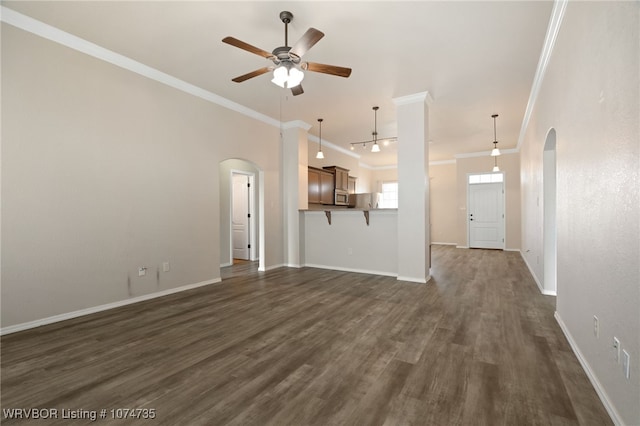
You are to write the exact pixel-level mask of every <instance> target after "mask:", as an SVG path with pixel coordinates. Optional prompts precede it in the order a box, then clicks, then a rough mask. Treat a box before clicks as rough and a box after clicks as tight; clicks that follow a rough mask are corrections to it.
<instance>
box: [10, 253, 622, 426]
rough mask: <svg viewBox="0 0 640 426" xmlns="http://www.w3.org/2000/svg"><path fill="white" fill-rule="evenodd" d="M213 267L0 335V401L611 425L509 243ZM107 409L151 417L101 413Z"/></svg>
mask: <svg viewBox="0 0 640 426" xmlns="http://www.w3.org/2000/svg"><path fill="white" fill-rule="evenodd" d="M223 272H224V276H223V281H222V283H219V284H216V285H211V286H207V287H202V288H198V289H195V290H192V291H188V292H183V293H179V294H175V295H171V296H167V297H163V298H160V299H154V300H151V301H147V302H143V303H138V304H136V305H131V306H126V307H123V308H119V309H115V310H111V311H108V312H102V313H98V314H95V315H91V316H86V317H82V318H77V319H74V320H70V321H66V322H63V323H58V324H53V325H49V326H44V327H40V328H37V329H33V330H29V331H24V332H20V333H16V334H11V335H7V336H4V337H2V348H1V351H2V397H1V400H2V408H3V409H7V408H57V409H59V410H62V409H67V410H77V409H84V410H101V409H107V410H108V412H107V418H106V419H104V420H99V421H98V422H97V423H98V424H117V425H124V424H154V425H156V424H157V425H199V424H202V425H223V424H233V425H263V424H268V425H308V424H314V425H383V424H384V425H412V424H414V425H548V424H553V425H577V424H580V425H605V424H610V423H611V422H610V419H609V417H608V416H607V414H606V412H605V410H604V408H603V406H602V404H601V402H600V401H599V399H598V397H597V395H596V393H595V391H594V390H593V388H592V387H591V385H590V383H589V380H588V379H587V377H586V375H585V373H584V372H583V370H582V368H581V367H580V365H579V363H578V361H577V359H576V357H575V356H574V354H573V353H572V352H571V349H570V348H569V345H568V344H567V342H566V340H565V338H564V336H563V335H562V332H561V330H560V328H559V327H558V325H557V324H556V322H555V320H554V318H553V313H554V306H555V299H554V298H553V297H549V296H542V295H541V294H540V292H539V291H538V289H537V287H536V285H535V283H534V282H533V280H532V278H531V276H530V274H529V272H528V271H527V269H526V266H525V265H524V264H523V262H522V259H521V258H520V255H519V254H518V253H513V252H501V251H495V250H465V249H456V248H453V247H445V246H435V247H434V251H433V269H432V276H433V279H432V281H430V282H429V283H428V284H426V285H424V284H414V283H407V282H398V281H396V280H395V279H394V278H390V277H381V276H372V275H365V274H356V273H345V272H336V271H325V270H319V269H312V268H303V269H288V268H280V269H277V270H273V271H270V272H266V273H262V272H257V270H256V264H255V263H241V264H238V265H235V266H232V267H229V268H225V269H224V271H223ZM118 408H142V409H154V410H155V413H156V414H155V415H156V418H155V419H154V420H149V421H142V420H137V421H136V420H133V419H129V420H114V419H111V411H110V410H111V409H118ZM29 423H30V422H27V421H24V420H23V421H10V420H7V419H5V418H4V415H3V424H7V425H9V424H29ZM31 423H32V424H37V425H45V424H50V423H51V424H65V425H68V424H91V423H92V422H91V421H90V420H88V419H82V420H77V421H74V420H71V419H64V420H63V419H59V420H58V421H57V422H56V421H51V420H37V421H35V420H34V421H32V422H31Z"/></svg>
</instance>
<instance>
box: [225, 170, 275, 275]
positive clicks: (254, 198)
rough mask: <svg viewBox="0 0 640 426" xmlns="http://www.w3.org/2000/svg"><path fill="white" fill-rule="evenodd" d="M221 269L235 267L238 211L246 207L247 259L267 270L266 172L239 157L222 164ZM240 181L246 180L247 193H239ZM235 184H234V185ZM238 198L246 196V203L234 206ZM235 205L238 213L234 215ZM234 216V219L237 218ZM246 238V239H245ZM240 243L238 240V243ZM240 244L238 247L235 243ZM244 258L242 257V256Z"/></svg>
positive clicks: (260, 268)
mask: <svg viewBox="0 0 640 426" xmlns="http://www.w3.org/2000/svg"><path fill="white" fill-rule="evenodd" d="M219 178H220V234H219V235H220V266H221V267H224V266H230V265H232V264H233V258H234V250H235V251H236V253H240V252H239V251H238V250H237V249H238V247H234V237H235V238H236V240H238V235H234V232H235V233H236V234H238V231H239V229H238V226H236V225H238V224H237V223H236V222H238V220H237V219H238V217H239V214H238V211H237V209H238V208H239V207H241V208H246V209H247V210H246V213H245V214H249V215H250V217H249V218H248V219H250V220H247V221H246V224H245V225H246V226H247V228H246V229H245V230H244V231H246V235H245V236H244V237H246V238H247V244H248V245H249V246H250V247H247V249H248V250H247V251H246V253H245V254H246V259H247V260H251V261H255V260H257V261H258V263H259V266H258V269H259V270H264V262H265V260H264V247H265V243H264V214H263V212H264V206H263V203H264V201H263V200H264V178H263V172H262V170H260V168H259V167H258V166H257V165H255V164H254V163H252V162H250V161H247V160H244V159H238V158H231V159H227V160H224V161H221V162H220V174H219ZM240 180H244V182H245V184H250V186H249V187H246V188H247V190H246V191H245V192H244V194H238V188H239V184H238V182H239V181H240ZM234 183H235V184H234ZM234 187H235V193H236V194H235V196H236V198H238V197H247V198H246V199H245V200H244V202H240V203H238V200H237V199H236V202H235V203H234ZM234 206H235V208H236V212H235V214H234ZM234 216H235V217H234ZM244 237H243V238H244ZM236 243H237V241H236ZM235 245H237V244H235ZM241 257H242V256H241Z"/></svg>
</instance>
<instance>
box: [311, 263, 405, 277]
mask: <svg viewBox="0 0 640 426" xmlns="http://www.w3.org/2000/svg"><path fill="white" fill-rule="evenodd" d="M304 266H306V267H308V268H318V269H331V270H333V271H342V272H355V273H358V274H371V275H383V276H385V277H397V276H398V274H396V273H394V272H387V271H372V270H368V269H357V268H343V267H341V266H327V265H316V264H315V263H307V264H305V265H304Z"/></svg>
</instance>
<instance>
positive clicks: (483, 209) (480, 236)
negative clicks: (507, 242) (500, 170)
mask: <svg viewBox="0 0 640 426" xmlns="http://www.w3.org/2000/svg"><path fill="white" fill-rule="evenodd" d="M503 188H504V186H503V183H502V182H500V183H476V184H469V217H468V220H469V247H470V248H490V249H504V193H503Z"/></svg>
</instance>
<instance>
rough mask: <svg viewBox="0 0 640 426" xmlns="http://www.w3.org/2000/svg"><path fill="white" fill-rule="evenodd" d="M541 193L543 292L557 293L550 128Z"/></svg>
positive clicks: (553, 138)
mask: <svg viewBox="0 0 640 426" xmlns="http://www.w3.org/2000/svg"><path fill="white" fill-rule="evenodd" d="M542 185H543V186H542V191H543V192H542V194H543V208H544V210H543V227H542V229H543V235H542V240H543V267H544V273H543V274H544V275H543V288H544V293H545V294H551V295H555V294H557V262H558V247H557V240H558V237H557V225H556V212H557V203H556V131H555V129H553V128H552V129H550V130H549V132H548V133H547V139H546V141H545V143H544V151H543V153H542Z"/></svg>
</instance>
